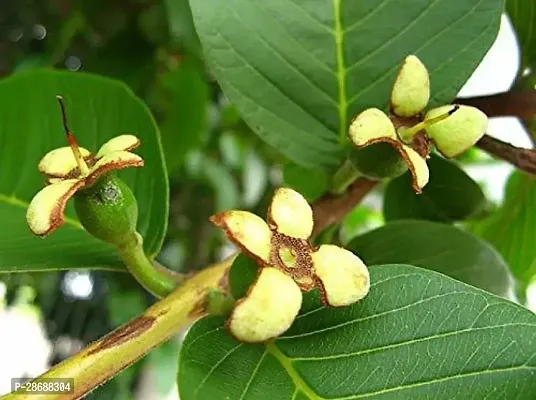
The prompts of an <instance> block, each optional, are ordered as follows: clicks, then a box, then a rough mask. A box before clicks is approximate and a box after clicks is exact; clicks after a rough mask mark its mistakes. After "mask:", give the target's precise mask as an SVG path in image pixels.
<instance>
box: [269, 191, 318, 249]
mask: <svg viewBox="0 0 536 400" xmlns="http://www.w3.org/2000/svg"><path fill="white" fill-rule="evenodd" d="M268 218H269V221H270V222H271V223H273V224H274V225H275V226H276V227H277V231H278V232H279V233H282V234H284V235H287V236H291V237H295V238H299V239H307V238H309V236H311V233H312V231H313V224H314V221H313V210H312V209H311V206H310V205H309V203H307V200H305V198H304V197H303V196H302V195H301V194H300V193H298V192H296V191H295V190H292V189H289V188H279V189H277V190H276V191H275V194H274V197H273V198H272V203H271V205H270V209H269V211H268Z"/></svg>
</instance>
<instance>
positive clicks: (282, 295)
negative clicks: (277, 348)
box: [210, 188, 370, 342]
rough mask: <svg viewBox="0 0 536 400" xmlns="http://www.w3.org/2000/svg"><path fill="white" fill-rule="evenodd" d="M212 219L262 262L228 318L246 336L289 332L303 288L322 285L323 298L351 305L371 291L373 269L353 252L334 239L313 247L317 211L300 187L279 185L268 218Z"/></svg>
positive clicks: (225, 215) (228, 215)
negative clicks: (243, 295) (253, 280)
mask: <svg viewBox="0 0 536 400" xmlns="http://www.w3.org/2000/svg"><path fill="white" fill-rule="evenodd" d="M210 220H211V221H212V222H213V223H214V224H215V225H217V226H218V227H220V228H222V229H223V230H224V231H225V233H226V235H227V237H228V238H229V239H230V240H231V241H232V242H233V243H234V244H236V245H237V246H238V247H239V248H240V249H241V250H242V251H243V252H244V253H246V254H247V255H249V256H250V257H252V258H253V259H254V260H256V261H257V263H258V264H259V266H260V269H259V274H258V276H257V279H256V281H255V282H254V283H253V284H252V286H251V287H250V289H249V291H248V293H247V295H246V296H245V297H244V298H243V299H240V300H239V301H237V303H236V305H235V308H234V310H233V312H232V313H231V316H230V318H229V321H228V325H229V329H230V331H231V333H232V334H233V335H234V336H235V337H236V338H237V339H239V340H241V341H245V342H261V341H265V340H268V339H271V338H274V337H276V336H279V335H280V334H282V333H283V332H285V331H286V330H287V329H288V328H289V327H290V325H291V324H292V322H293V321H294V319H295V318H296V315H297V314H298V312H299V310H300V308H301V304H302V291H308V290H311V289H313V288H315V287H316V288H318V289H319V290H320V293H321V297H322V300H323V302H324V304H326V305H327V306H331V307H341V306H347V305H350V304H353V303H355V302H356V301H358V300H360V299H362V298H363V297H364V296H365V295H366V294H367V293H368V291H369V288H370V281H369V273H368V269H367V267H366V266H365V264H364V263H363V262H362V261H361V260H360V259H359V257H357V256H356V255H355V254H353V253H352V252H350V251H348V250H345V249H343V248H341V247H338V246H334V245H329V244H325V245H321V246H320V247H318V248H316V249H315V248H313V247H312V245H311V244H310V242H309V237H310V236H311V233H312V231H313V224H314V222H313V211H312V209H311V207H310V206H309V204H308V203H307V201H306V200H305V198H304V197H303V196H302V195H301V194H299V193H298V192H296V191H294V190H292V189H288V188H279V189H277V190H276V192H275V194H274V196H273V198H272V202H271V205H270V207H269V209H268V218H267V221H268V222H265V221H264V220H263V219H262V218H260V217H258V216H257V215H255V214H253V213H250V212H247V211H238V210H232V211H225V212H222V213H219V214H216V215H214V216H212V217H211V218H210Z"/></svg>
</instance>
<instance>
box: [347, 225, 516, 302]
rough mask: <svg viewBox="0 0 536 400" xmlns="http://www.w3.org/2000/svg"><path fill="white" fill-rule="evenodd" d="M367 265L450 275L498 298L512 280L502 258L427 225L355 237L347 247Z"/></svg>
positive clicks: (467, 237) (456, 232) (473, 240)
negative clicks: (400, 266)
mask: <svg viewBox="0 0 536 400" xmlns="http://www.w3.org/2000/svg"><path fill="white" fill-rule="evenodd" d="M347 247H348V248H349V249H351V250H352V251H354V253H356V254H357V255H358V256H359V257H361V258H362V259H363V260H364V261H365V263H366V264H367V265H376V264H388V263H404V264H412V265H416V266H418V267H422V268H427V269H431V270H434V271H437V272H441V273H442V274H445V275H449V276H451V277H453V278H455V279H458V280H460V281H463V282H465V283H468V284H470V285H473V286H478V287H480V288H482V289H485V290H487V291H489V292H492V293H495V294H497V295H499V296H505V297H506V296H507V295H508V294H509V293H510V288H511V283H512V282H511V278H510V275H509V273H508V267H507V265H506V264H505V262H504V261H503V259H502V258H501V256H500V255H499V254H498V253H497V252H496V251H495V250H494V249H493V247H492V246H490V245H489V244H488V243H486V242H484V241H483V240H480V239H478V238H477V237H475V236H473V235H471V234H470V233H467V232H464V231H462V230H460V229H458V228H455V227H452V226H449V225H444V224H439V223H436V222H428V221H396V222H391V223H389V224H387V225H385V226H383V227H381V228H378V229H375V230H373V231H370V232H367V233H365V234H364V235H361V236H358V237H356V238H355V239H354V240H352V241H351V242H350V244H349V245H348V246H347Z"/></svg>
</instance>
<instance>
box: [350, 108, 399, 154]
mask: <svg viewBox="0 0 536 400" xmlns="http://www.w3.org/2000/svg"><path fill="white" fill-rule="evenodd" d="M348 135H349V137H350V140H351V141H352V142H353V143H354V144H355V145H356V146H357V147H363V146H367V145H369V144H371V143H375V142H379V141H382V139H384V140H385V139H391V140H398V139H397V136H396V130H395V127H394V125H393V123H392V122H391V120H390V119H389V117H388V116H387V115H385V113H384V112H383V111H382V110H379V109H377V108H369V109H367V110H365V111H363V112H362V113H361V114H359V115H358V116H357V117H356V118H355V119H354V120H353V121H352V123H351V124H350V129H349V132H348Z"/></svg>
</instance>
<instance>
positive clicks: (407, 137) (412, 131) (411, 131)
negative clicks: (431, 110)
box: [397, 105, 460, 143]
mask: <svg viewBox="0 0 536 400" xmlns="http://www.w3.org/2000/svg"><path fill="white" fill-rule="evenodd" d="M459 108H460V106H458V105H456V106H454V107H452V108H451V109H450V110H449V111H447V112H446V113H443V114H441V115H438V116H437V117H433V118H428V119H425V120H424V121H422V122H419V123H418V124H416V125H413V126H412V127H410V128H403V127H401V128H399V129H398V132H397V133H398V136H400V139H402V141H404V142H406V143H410V142H411V141H412V139H413V137H414V136H415V135H416V134H417V133H419V132H420V131H422V130H424V129H426V128H428V127H430V126H432V125H434V124H437V123H438V122H441V121H443V120H445V119H447V118H448V117H450V116H451V115H452V114H454V113H455V112H456V111H458V109H459Z"/></svg>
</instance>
